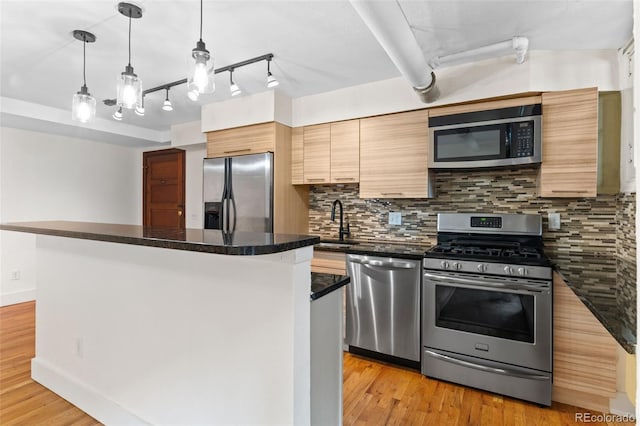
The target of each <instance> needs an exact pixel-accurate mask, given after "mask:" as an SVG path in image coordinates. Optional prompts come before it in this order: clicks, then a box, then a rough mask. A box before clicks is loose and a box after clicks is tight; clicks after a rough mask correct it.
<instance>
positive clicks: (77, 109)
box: [71, 30, 96, 123]
mask: <svg viewBox="0 0 640 426" xmlns="http://www.w3.org/2000/svg"><path fill="white" fill-rule="evenodd" d="M73 37H74V38H76V39H77V40H80V41H81V42H82V81H83V83H82V87H80V91H79V92H77V93H76V94H75V95H73V101H72V103H71V118H72V119H74V120H76V121H79V122H81V123H86V122H88V121H91V120H92V119H93V118H94V117H95V116H96V99H95V98H94V97H93V96H91V93H89V89H87V74H86V64H87V52H86V47H87V43H93V42H95V41H96V36H95V35H93V34H91V33H90V32H87V31H83V30H74V31H73Z"/></svg>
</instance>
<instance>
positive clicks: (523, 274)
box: [518, 268, 527, 276]
mask: <svg viewBox="0 0 640 426" xmlns="http://www.w3.org/2000/svg"><path fill="white" fill-rule="evenodd" d="M518 275H521V276H525V275H527V270H526V269H524V268H518Z"/></svg>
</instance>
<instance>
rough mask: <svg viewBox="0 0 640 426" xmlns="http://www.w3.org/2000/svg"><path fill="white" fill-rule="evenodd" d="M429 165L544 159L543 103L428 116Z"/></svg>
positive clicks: (503, 163)
mask: <svg viewBox="0 0 640 426" xmlns="http://www.w3.org/2000/svg"><path fill="white" fill-rule="evenodd" d="M429 136H430V143H431V146H430V149H429V168H436V169H438V168H441V169H452V168H475V167H497V166H511V165H516V164H533V163H540V162H541V161H542V106H541V105H540V104H534V105H524V106H517V107H510V108H501V109H493V110H488V111H477V112H467V113H461V114H453V115H444V116H440V117H430V118H429Z"/></svg>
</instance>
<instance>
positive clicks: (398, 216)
mask: <svg viewBox="0 0 640 426" xmlns="http://www.w3.org/2000/svg"><path fill="white" fill-rule="evenodd" d="M389 225H402V213H400V212H389Z"/></svg>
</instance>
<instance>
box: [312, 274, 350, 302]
mask: <svg viewBox="0 0 640 426" xmlns="http://www.w3.org/2000/svg"><path fill="white" fill-rule="evenodd" d="M350 281H351V278H349V277H348V276H346V275H332V274H323V273H319V272H312V273H311V301H314V300H317V299H319V298H321V297H323V296H326V295H327V294H329V293H331V292H333V291H336V290H337V289H339V288H342V287H344V286H345V285H347V284H349V282H350Z"/></svg>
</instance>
